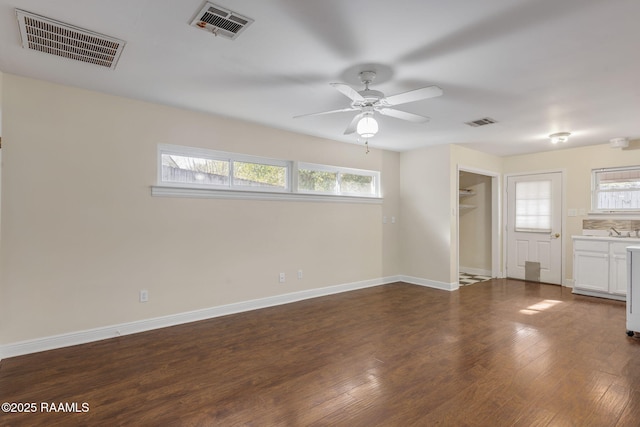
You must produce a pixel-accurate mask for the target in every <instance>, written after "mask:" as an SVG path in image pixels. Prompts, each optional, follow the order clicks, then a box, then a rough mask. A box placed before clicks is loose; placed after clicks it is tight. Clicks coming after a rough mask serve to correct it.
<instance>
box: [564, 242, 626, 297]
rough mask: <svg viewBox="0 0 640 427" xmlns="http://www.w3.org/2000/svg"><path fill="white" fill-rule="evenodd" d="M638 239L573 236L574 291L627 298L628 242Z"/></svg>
mask: <svg viewBox="0 0 640 427" xmlns="http://www.w3.org/2000/svg"><path fill="white" fill-rule="evenodd" d="M637 244H638V239H631V238H630V239H624V241H621V239H615V238H606V237H602V238H594V237H580V236H574V237H573V279H574V284H573V293H574V294H582V295H591V296H596V297H604V298H611V299H617V300H621V301H625V299H626V295H627V261H626V259H627V246H633V245H637Z"/></svg>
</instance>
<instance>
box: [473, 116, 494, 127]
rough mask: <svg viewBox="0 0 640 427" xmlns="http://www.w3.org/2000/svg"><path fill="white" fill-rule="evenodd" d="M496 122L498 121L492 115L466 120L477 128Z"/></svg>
mask: <svg viewBox="0 0 640 427" xmlns="http://www.w3.org/2000/svg"><path fill="white" fill-rule="evenodd" d="M494 123H498V122H497V121H495V120H493V119H492V118H490V117H485V118H484V119H478V120H473V121H470V122H466V123H465V125H469V126H471V127H474V128H477V127H479V126H486V125H492V124H494Z"/></svg>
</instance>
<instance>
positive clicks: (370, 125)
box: [356, 115, 378, 138]
mask: <svg viewBox="0 0 640 427" xmlns="http://www.w3.org/2000/svg"><path fill="white" fill-rule="evenodd" d="M356 131H357V132H358V135H360V136H361V137H362V138H373V137H374V136H375V134H376V133H378V122H377V121H376V119H374V118H373V117H372V116H369V115H367V116H364V117H363V118H361V119H360V121H358V126H357V127H356Z"/></svg>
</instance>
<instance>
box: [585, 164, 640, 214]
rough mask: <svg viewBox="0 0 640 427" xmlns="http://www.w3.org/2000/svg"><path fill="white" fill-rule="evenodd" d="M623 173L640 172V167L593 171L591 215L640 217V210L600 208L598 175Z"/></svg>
mask: <svg viewBox="0 0 640 427" xmlns="http://www.w3.org/2000/svg"><path fill="white" fill-rule="evenodd" d="M623 171H640V166H623V167H613V168H597V169H592V170H591V211H590V212H589V213H590V214H603V215H607V214H610V215H621V214H622V215H624V214H631V215H639V214H640V208H634V209H602V208H599V207H598V195H599V194H600V191H599V190H598V178H597V175H598V173H603V172H623Z"/></svg>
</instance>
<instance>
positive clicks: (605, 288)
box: [573, 251, 609, 293]
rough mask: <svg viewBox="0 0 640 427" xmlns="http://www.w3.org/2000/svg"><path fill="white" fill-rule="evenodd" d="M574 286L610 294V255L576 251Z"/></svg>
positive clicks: (574, 258) (574, 257)
mask: <svg viewBox="0 0 640 427" xmlns="http://www.w3.org/2000/svg"><path fill="white" fill-rule="evenodd" d="M573 271H574V279H575V283H574V286H575V287H576V288H582V289H587V290H590V291H598V292H607V293H608V292H609V254H608V253H602V252H582V251H575V252H574V254H573Z"/></svg>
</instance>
